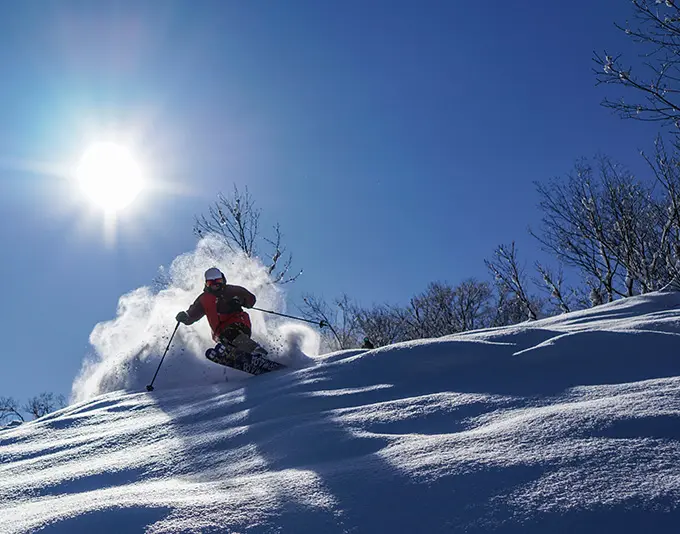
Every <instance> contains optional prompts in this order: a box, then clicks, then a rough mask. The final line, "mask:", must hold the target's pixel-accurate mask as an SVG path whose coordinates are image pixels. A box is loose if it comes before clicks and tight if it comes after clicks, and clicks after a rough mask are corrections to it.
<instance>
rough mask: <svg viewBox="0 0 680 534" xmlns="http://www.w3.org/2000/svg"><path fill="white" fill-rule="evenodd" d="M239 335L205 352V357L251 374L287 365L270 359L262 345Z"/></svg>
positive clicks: (274, 369) (259, 373)
mask: <svg viewBox="0 0 680 534" xmlns="http://www.w3.org/2000/svg"><path fill="white" fill-rule="evenodd" d="M239 338H241V336H239V337H237V338H236V339H235V340H234V341H233V342H232V343H231V344H229V345H226V346H225V345H223V344H222V343H218V344H217V345H215V347H214V348H211V349H208V350H207V351H206V352H205V357H206V358H208V359H209V360H210V361H211V362H215V363H217V364H219V365H224V366H226V367H231V368H232V369H237V370H239V371H245V372H246V373H250V374H251V375H261V374H263V373H269V372H271V371H277V370H279V369H283V368H285V367H286V366H285V365H283V364H281V363H278V362H275V361H273V360H270V359H268V358H267V357H266V356H267V351H266V350H265V349H263V348H262V347H260V345H258V344H257V343H255V342H254V341H253V340H252V339H250V338H249V337H248V336H243V338H241V339H239Z"/></svg>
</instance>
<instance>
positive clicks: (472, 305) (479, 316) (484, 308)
mask: <svg viewBox="0 0 680 534" xmlns="http://www.w3.org/2000/svg"><path fill="white" fill-rule="evenodd" d="M491 295H492V290H491V287H490V286H489V284H488V282H480V281H478V280H475V279H474V278H469V279H467V280H464V281H463V282H462V283H460V284H459V285H458V286H456V287H455V288H454V290H453V307H454V320H455V322H456V327H457V330H458V331H459V332H465V331H467V330H474V329H475V328H483V327H485V326H488V325H487V324H486V320H485V318H486V317H488V309H489V305H490V298H491Z"/></svg>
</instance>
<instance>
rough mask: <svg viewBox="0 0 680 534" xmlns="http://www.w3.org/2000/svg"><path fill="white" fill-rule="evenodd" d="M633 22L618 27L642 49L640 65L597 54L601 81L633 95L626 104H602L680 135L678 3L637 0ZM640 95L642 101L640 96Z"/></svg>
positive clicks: (597, 76)
mask: <svg viewBox="0 0 680 534" xmlns="http://www.w3.org/2000/svg"><path fill="white" fill-rule="evenodd" d="M632 4H633V24H632V25H631V24H627V25H626V26H620V25H618V24H617V27H618V28H619V29H620V30H621V31H623V32H624V33H625V34H626V35H628V36H629V37H630V38H631V39H632V40H633V42H634V43H636V44H637V45H639V49H640V56H641V57H643V58H644V61H642V62H641V64H638V65H635V69H634V68H633V67H632V66H631V65H630V64H624V63H623V60H622V59H621V56H620V55H610V54H608V53H607V52H606V51H605V52H604V53H603V54H595V55H594V57H593V61H594V62H595V63H596V64H597V67H596V68H595V73H596V78H597V82H598V83H599V84H613V85H617V86H619V87H622V88H623V89H624V90H625V91H628V92H629V93H631V92H632V93H633V95H634V100H633V101H631V102H627V101H626V100H624V98H623V97H622V98H620V99H619V100H609V99H605V100H604V102H603V105H604V106H606V107H609V108H611V109H613V110H615V111H617V112H618V113H619V114H620V115H621V116H622V117H624V118H634V119H638V120H643V121H654V122H661V123H666V124H669V125H671V126H672V127H673V128H674V130H675V133H680V7H678V3H677V0H663V1H660V0H633V2H632ZM635 97H637V98H635Z"/></svg>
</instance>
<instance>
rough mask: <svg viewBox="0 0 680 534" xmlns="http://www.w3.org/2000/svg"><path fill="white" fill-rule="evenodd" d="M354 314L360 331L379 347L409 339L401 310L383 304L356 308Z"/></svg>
mask: <svg viewBox="0 0 680 534" xmlns="http://www.w3.org/2000/svg"><path fill="white" fill-rule="evenodd" d="M352 313H353V314H354V317H355V318H356V321H357V326H358V328H359V330H360V331H361V332H362V333H363V335H364V336H366V337H368V338H369V339H370V340H371V341H372V342H373V343H374V344H375V345H376V346H378V347H380V346H384V345H391V344H392V343H398V342H400V341H406V340H407V339H408V337H407V327H406V320H405V314H404V313H402V311H401V309H400V308H397V307H391V306H387V305H384V304H381V305H376V306H372V307H371V308H359V307H355V308H354V309H353V310H352Z"/></svg>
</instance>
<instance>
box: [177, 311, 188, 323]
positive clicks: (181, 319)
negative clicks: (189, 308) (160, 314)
mask: <svg viewBox="0 0 680 534" xmlns="http://www.w3.org/2000/svg"><path fill="white" fill-rule="evenodd" d="M175 320H176V321H177V322H178V323H182V324H189V322H190V321H191V318H190V317H189V314H188V313H187V312H185V311H181V312H179V313H178V314H177V316H176V317H175Z"/></svg>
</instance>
